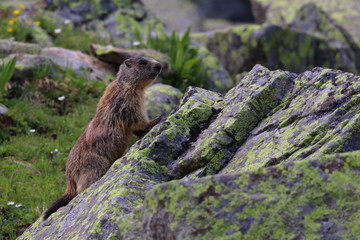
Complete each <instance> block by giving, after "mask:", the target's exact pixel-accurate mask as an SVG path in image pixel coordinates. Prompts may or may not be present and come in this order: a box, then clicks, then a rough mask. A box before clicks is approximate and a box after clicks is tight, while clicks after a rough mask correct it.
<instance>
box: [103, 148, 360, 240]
mask: <svg viewBox="0 0 360 240" xmlns="http://www.w3.org/2000/svg"><path fill="white" fill-rule="evenodd" d="M359 170H360V151H358V152H354V153H351V154H341V155H331V156H327V157H326V158H321V159H317V160H313V161H309V162H308V161H302V162H296V163H287V164H285V165H278V166H276V167H271V168H265V169H257V170H254V171H251V172H245V173H242V174H234V175H231V174H228V175H223V174H219V175H215V176H211V177H206V178H201V179H196V180H189V179H185V180H180V181H171V182H169V183H166V184H161V185H157V186H155V187H154V188H153V189H152V190H151V191H150V192H149V193H148V194H147V195H146V197H145V200H144V202H143V204H142V205H141V206H140V207H139V208H137V209H135V210H134V211H133V212H132V213H130V214H128V215H125V216H124V217H123V218H120V219H119V220H118V222H117V224H118V227H119V229H120V231H121V234H120V235H119V237H120V239H147V240H157V239H164V240H165V239H357V237H358V236H359V235H358V234H359V228H358V224H357V222H358V221H359V219H360V217H359V209H360V202H359V201H358V199H359V197H360V194H359V190H360V189H359V184H358V183H359V181H360V175H359ZM99 239H100V238H99Z"/></svg>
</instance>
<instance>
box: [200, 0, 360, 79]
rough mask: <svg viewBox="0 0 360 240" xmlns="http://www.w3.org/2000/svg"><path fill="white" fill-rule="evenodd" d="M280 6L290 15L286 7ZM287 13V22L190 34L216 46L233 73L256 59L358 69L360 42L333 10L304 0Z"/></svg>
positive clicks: (274, 65) (279, 65)
mask: <svg viewBox="0 0 360 240" xmlns="http://www.w3.org/2000/svg"><path fill="white" fill-rule="evenodd" d="M299 2H300V1H299ZM324 2H327V1H324ZM353 2H355V1H353ZM284 4H286V5H289V4H287V3H285V2H284ZM274 11H275V10H274ZM283 11H284V12H283V14H284V15H289V14H288V12H287V8H283ZM291 16H292V17H291V18H290V19H291V20H289V21H287V22H286V24H278V23H277V22H274V21H267V22H265V23H264V24H262V25H255V24H245V25H241V26H235V27H230V28H227V29H223V30H218V31H215V32H209V33H202V34H197V35H194V37H195V38H196V39H197V40H199V41H201V42H202V43H204V44H205V46H207V48H208V49H209V50H210V51H212V52H214V53H215V55H216V56H218V57H219V60H220V62H221V63H222V64H223V65H224V66H225V68H226V69H227V70H228V71H229V72H230V74H232V75H236V74H238V73H241V72H243V71H249V70H250V69H251V68H252V67H253V66H254V64H255V63H260V64H263V65H265V66H266V67H268V68H270V69H272V70H274V69H284V70H288V71H293V72H296V73H301V72H303V71H306V70H310V69H312V68H313V67H316V66H322V67H329V68H336V69H340V70H343V71H348V72H353V73H359V72H360V63H359V61H358V60H357V59H359V57H360V44H359V43H358V41H357V40H356V39H355V37H354V36H352V35H351V34H350V33H349V32H348V31H347V29H346V28H344V26H343V25H342V24H341V23H339V22H338V21H336V19H335V18H334V17H333V15H329V14H328V13H327V12H325V11H323V10H322V8H321V7H319V6H318V5H315V4H308V5H304V6H302V7H301V8H298V9H297V10H296V12H294V13H293V14H292V15H291ZM356 24H357V23H356Z"/></svg>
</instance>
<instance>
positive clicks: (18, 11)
mask: <svg viewBox="0 0 360 240" xmlns="http://www.w3.org/2000/svg"><path fill="white" fill-rule="evenodd" d="M20 13H21V11H20V10H17V9H16V10H14V11H13V14H14V15H19V14H20Z"/></svg>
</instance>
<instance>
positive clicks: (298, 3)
mask: <svg viewBox="0 0 360 240" xmlns="http://www.w3.org/2000/svg"><path fill="white" fill-rule="evenodd" d="M250 2H251V5H252V8H253V13H254V17H255V20H256V21H257V22H260V23H262V22H265V21H266V22H268V23H271V24H276V25H281V26H289V24H290V27H291V23H293V22H294V20H295V22H299V23H301V22H302V24H301V25H302V26H303V27H304V28H308V27H309V23H308V21H307V20H306V19H307V18H309V19H310V20H311V21H312V20H314V19H313V17H314V13H315V14H317V13H316V12H315V11H314V7H315V8H317V9H320V10H321V11H322V12H324V13H325V15H327V16H329V18H321V19H318V21H316V22H315V21H314V22H312V24H322V26H326V25H328V24H330V25H332V24H334V23H335V24H336V25H338V26H340V27H341V28H343V29H344V30H345V31H346V32H347V33H348V34H349V37H351V38H353V39H354V41H355V42H356V44H357V45H358V46H360V16H359V11H360V5H359V2H358V1H357V0H323V1H317V0H291V1H287V0H251V1H250ZM304 9H309V10H310V11H308V14H306V15H302V18H301V19H299V18H298V15H299V14H298V13H299V11H300V12H301V11H303V10H304ZM316 11H318V10H316ZM299 20H300V21H299ZM310 25H311V23H310ZM313 30H315V31H316V29H313ZM328 30H330V31H329V33H330V35H331V34H332V33H331V31H332V30H331V29H328Z"/></svg>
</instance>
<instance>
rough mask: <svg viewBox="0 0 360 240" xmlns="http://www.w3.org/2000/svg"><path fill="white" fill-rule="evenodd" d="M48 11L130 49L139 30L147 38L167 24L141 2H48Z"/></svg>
mask: <svg viewBox="0 0 360 240" xmlns="http://www.w3.org/2000/svg"><path fill="white" fill-rule="evenodd" d="M45 2H46V3H47V9H48V10H51V11H54V12H55V13H56V14H57V15H58V16H59V17H60V18H61V19H67V20H70V21H71V22H72V23H74V25H75V26H76V27H81V28H83V29H87V30H91V31H93V32H94V33H96V34H97V36H98V37H99V38H101V39H104V40H105V41H106V42H109V41H110V42H111V43H112V44H113V45H115V46H119V47H124V48H130V47H131V46H132V43H133V41H134V40H135V35H134V32H135V29H137V30H138V31H139V32H140V33H141V34H142V35H143V36H144V37H145V36H147V35H148V33H149V32H151V31H153V30H154V29H157V28H162V27H163V24H162V23H161V22H160V21H159V20H158V19H157V18H156V17H155V15H154V14H153V13H151V12H150V11H148V10H147V9H146V7H145V6H144V5H143V4H142V2H141V1H140V0H132V1H130V0H121V1H117V0H94V1H84V0H81V1H71V0H46V1H45Z"/></svg>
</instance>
